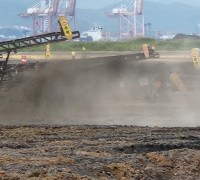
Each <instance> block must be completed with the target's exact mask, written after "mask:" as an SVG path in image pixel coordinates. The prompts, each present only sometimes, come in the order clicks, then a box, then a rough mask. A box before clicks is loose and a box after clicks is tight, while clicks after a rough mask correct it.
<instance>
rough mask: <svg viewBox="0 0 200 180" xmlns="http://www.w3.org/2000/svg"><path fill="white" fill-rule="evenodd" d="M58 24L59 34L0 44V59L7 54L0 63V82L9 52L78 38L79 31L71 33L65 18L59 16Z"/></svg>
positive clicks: (54, 33)
mask: <svg viewBox="0 0 200 180" xmlns="http://www.w3.org/2000/svg"><path fill="white" fill-rule="evenodd" d="M58 23H59V26H60V31H59V32H52V33H47V34H42V35H37V36H31V37H26V38H21V39H15V40H10V41H4V42H0V58H2V57H3V55H2V54H3V53H7V56H6V59H5V61H0V75H1V78H0V81H1V82H2V81H3V77H4V75H5V74H6V68H7V64H8V60H9V56H10V53H11V52H14V53H16V52H17V50H19V49H23V48H29V47H35V46H40V45H43V44H48V43H55V42H61V41H66V40H72V39H76V38H79V37H80V32H79V31H73V32H72V31H71V29H70V27H69V23H68V21H67V19H66V17H65V16H61V17H60V18H59V20H58Z"/></svg>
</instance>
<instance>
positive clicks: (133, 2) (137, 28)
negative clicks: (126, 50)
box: [105, 0, 145, 39]
mask: <svg viewBox="0 0 200 180" xmlns="http://www.w3.org/2000/svg"><path fill="white" fill-rule="evenodd" d="M143 3H144V0H124V1H123V3H122V4H121V5H120V6H118V7H117V8H114V9H113V10H112V12H111V13H105V14H106V15H107V16H111V17H117V18H118V38H119V39H124V38H126V39H130V38H136V37H144V35H145V32H144V7H143Z"/></svg>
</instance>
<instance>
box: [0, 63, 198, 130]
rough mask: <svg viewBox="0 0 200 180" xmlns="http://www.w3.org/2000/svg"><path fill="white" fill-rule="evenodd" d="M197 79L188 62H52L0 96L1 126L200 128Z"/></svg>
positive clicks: (29, 74)
mask: <svg viewBox="0 0 200 180" xmlns="http://www.w3.org/2000/svg"><path fill="white" fill-rule="evenodd" d="M174 72H175V73H177V74H178V75H179V77H180V78H181V80H182V81H183V83H184V90H183V91H178V90H177V89H176V87H175V85H174V84H173V83H172V82H171V81H170V78H169V76H170V74H171V73H174ZM198 79H199V74H198V73H197V72H196V71H195V70H194V69H193V67H192V66H191V65H189V64H188V63H182V64H180V63H175V64H170V63H169V64H164V63H148V62H143V61H142V62H141V63H139V62H132V61H128V60H127V61H116V62H115V61H114V60H113V61H108V62H106V61H104V60H102V61H98V62H97V61H95V60H94V61H92V60H74V61H59V62H51V63H48V64H47V65H46V66H45V67H44V68H38V69H36V70H35V71H33V72H25V73H24V79H23V82H21V83H20V85H19V86H18V87H17V88H15V89H13V90H11V91H9V92H7V93H6V94H5V95H3V96H1V102H2V103H1V110H0V124H3V125H4V124H7V125H16V124H45V125H46V124H48V125H52V124H59V125H80V124H89V125H139V126H165V127H166V126H171V127H172V126H199V125H200V122H199V121H198V117H199V108H198V107H199V103H200V99H199V95H198V90H199V86H200V85H199V83H198ZM159 83H160V84H159Z"/></svg>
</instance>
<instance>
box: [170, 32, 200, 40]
mask: <svg viewBox="0 0 200 180" xmlns="http://www.w3.org/2000/svg"><path fill="white" fill-rule="evenodd" d="M173 39H200V36H198V35H195V34H194V35H187V34H181V33H178V34H176V35H175V37H174V38H173Z"/></svg>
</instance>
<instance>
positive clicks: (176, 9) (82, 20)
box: [0, 0, 200, 37]
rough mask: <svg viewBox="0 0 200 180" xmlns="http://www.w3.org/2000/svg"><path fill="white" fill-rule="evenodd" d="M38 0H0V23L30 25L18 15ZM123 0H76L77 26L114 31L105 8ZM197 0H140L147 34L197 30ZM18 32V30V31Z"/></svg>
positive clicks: (113, 20)
mask: <svg viewBox="0 0 200 180" xmlns="http://www.w3.org/2000/svg"><path fill="white" fill-rule="evenodd" d="M38 2H39V0H28V1H27V0H1V6H0V27H3V28H5V27H8V28H11V27H12V28H13V26H25V27H29V28H31V27H32V19H31V18H22V17H20V16H19V14H20V13H25V12H26V10H27V8H30V7H32V6H33V5H35V4H36V3H38ZM121 2H123V0H109V1H108V0H101V1H94V0H77V9H76V13H77V14H76V15H77V16H76V17H77V30H79V31H80V32H83V31H85V30H89V29H90V28H91V27H92V26H93V25H99V26H101V27H102V28H103V30H104V31H110V32H111V33H112V34H114V35H116V34H117V31H118V30H117V29H118V28H117V19H116V18H109V17H107V16H106V15H105V12H112V9H113V8H116V7H118V6H119V5H120V3H121ZM199 9H200V1H197V0H190V1H187V0H166V1H159V0H148V1H146V0H145V1H144V15H145V23H151V24H152V26H151V28H152V30H151V36H152V37H154V36H155V34H156V32H157V31H167V32H171V33H172V34H176V33H186V34H193V33H196V34H199V33H200V11H199ZM18 33H19V32H18ZM1 34H6V35H12V34H15V35H16V36H18V37H19V36H20V35H19V34H17V33H16V32H14V31H13V30H11V29H6V30H5V29H4V30H3V29H0V35H1Z"/></svg>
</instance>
